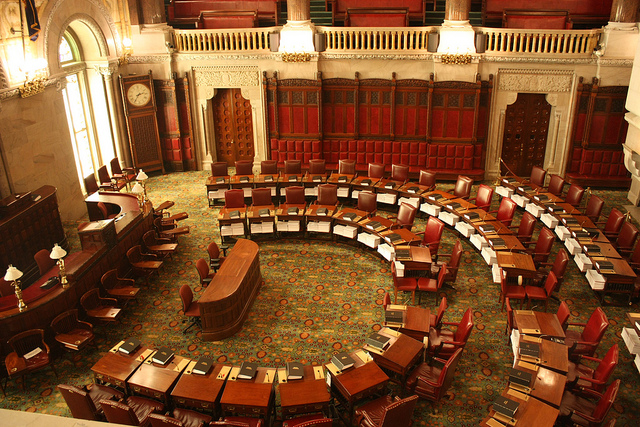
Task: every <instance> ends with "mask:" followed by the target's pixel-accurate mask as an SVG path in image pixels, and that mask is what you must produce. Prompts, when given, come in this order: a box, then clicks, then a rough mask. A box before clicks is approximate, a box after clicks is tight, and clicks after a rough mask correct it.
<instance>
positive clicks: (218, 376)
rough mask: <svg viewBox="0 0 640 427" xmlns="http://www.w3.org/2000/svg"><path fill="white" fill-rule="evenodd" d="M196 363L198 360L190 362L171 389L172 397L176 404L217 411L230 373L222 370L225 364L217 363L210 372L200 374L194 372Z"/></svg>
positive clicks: (212, 411)
mask: <svg viewBox="0 0 640 427" xmlns="http://www.w3.org/2000/svg"><path fill="white" fill-rule="evenodd" d="M196 363H197V360H192V361H191V362H190V363H189V365H188V366H187V368H186V369H185V371H184V373H183V374H182V375H181V376H180V378H179V379H178V382H177V383H176V385H175V387H174V388H173V390H172V391H171V399H172V400H173V403H174V405H175V406H180V407H184V406H186V407H189V408H195V409H198V410H204V411H205V412H210V413H215V409H216V404H217V403H218V402H219V400H220V396H221V395H222V389H223V388H224V385H225V381H226V379H227V376H228V373H226V374H224V373H221V372H220V371H221V370H222V368H223V367H224V366H225V365H222V364H216V365H214V366H213V367H212V368H211V370H210V371H209V373H208V374H206V375H199V374H194V373H193V372H192V369H193V366H194V365H195V364H196ZM228 368H230V367H228Z"/></svg>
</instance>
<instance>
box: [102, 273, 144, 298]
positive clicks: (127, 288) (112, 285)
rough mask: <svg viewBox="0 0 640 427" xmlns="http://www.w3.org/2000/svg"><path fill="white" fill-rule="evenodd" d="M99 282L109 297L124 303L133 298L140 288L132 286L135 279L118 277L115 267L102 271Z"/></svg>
mask: <svg viewBox="0 0 640 427" xmlns="http://www.w3.org/2000/svg"><path fill="white" fill-rule="evenodd" d="M100 283H101V284H102V288H103V289H104V290H105V292H106V293H107V294H108V295H109V296H110V297H112V298H115V299H117V300H118V301H122V302H124V303H127V302H129V301H131V300H132V299H135V298H136V296H137V295H138V292H140V288H138V287H136V286H134V285H135V283H136V282H135V280H133V279H128V278H121V277H118V269H115V268H114V269H113V270H109V271H107V272H106V273H104V274H103V275H102V277H101V278H100Z"/></svg>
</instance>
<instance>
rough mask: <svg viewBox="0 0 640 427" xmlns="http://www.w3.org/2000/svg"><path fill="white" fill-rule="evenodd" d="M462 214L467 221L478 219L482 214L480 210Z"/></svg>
mask: <svg viewBox="0 0 640 427" xmlns="http://www.w3.org/2000/svg"><path fill="white" fill-rule="evenodd" d="M462 216H464V219H466V220H467V221H474V220H476V219H480V214H479V213H478V212H467V213H466V214H464V215H462Z"/></svg>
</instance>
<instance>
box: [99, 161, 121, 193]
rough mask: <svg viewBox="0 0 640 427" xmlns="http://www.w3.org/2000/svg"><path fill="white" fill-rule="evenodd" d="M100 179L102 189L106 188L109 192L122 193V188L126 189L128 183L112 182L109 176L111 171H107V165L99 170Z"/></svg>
mask: <svg viewBox="0 0 640 427" xmlns="http://www.w3.org/2000/svg"><path fill="white" fill-rule="evenodd" d="M98 179H99V180H100V188H104V189H107V190H118V191H120V190H121V189H122V188H124V186H125V185H127V183H126V182H124V181H118V180H115V182H114V181H111V176H110V175H109V171H108V170H107V166H106V165H102V166H100V168H99V169H98Z"/></svg>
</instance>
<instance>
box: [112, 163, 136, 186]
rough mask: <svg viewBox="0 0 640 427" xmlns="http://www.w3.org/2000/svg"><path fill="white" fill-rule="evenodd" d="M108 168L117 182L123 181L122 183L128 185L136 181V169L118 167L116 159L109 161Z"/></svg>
mask: <svg viewBox="0 0 640 427" xmlns="http://www.w3.org/2000/svg"><path fill="white" fill-rule="evenodd" d="M109 166H111V176H112V177H114V178H115V179H117V180H120V181H123V182H124V183H129V182H132V181H134V180H135V179H136V175H137V174H136V169H135V168H128V167H125V168H123V167H120V160H118V158H117V157H114V158H113V159H111V162H109Z"/></svg>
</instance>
